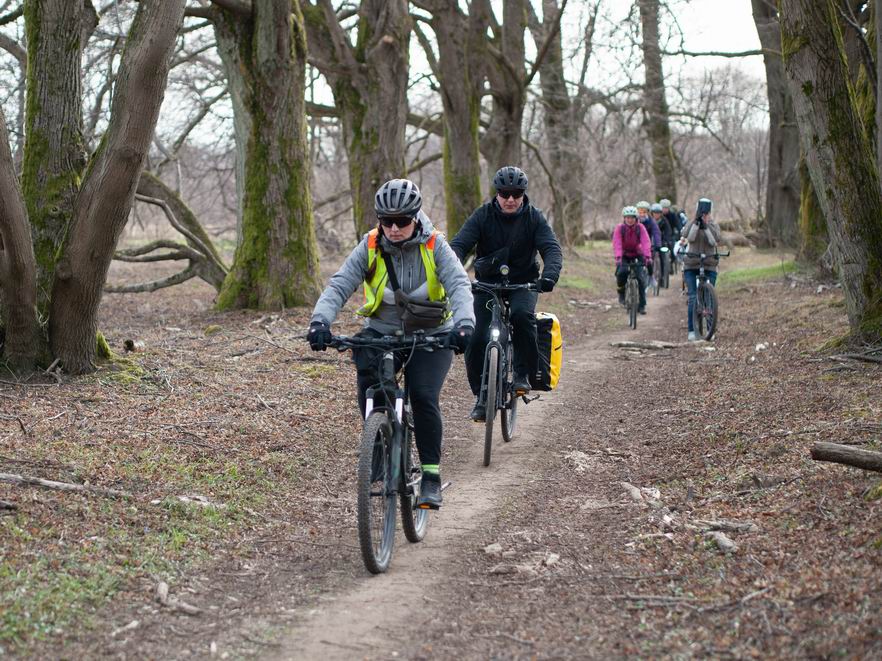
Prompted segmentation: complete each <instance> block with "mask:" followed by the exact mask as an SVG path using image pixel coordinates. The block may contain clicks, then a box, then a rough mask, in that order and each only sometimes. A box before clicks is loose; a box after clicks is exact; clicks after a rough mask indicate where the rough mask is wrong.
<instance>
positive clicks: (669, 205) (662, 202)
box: [658, 198, 671, 209]
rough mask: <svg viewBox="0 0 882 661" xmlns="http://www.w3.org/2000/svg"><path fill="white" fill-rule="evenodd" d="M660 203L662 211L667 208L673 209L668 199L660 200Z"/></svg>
mask: <svg viewBox="0 0 882 661" xmlns="http://www.w3.org/2000/svg"><path fill="white" fill-rule="evenodd" d="M658 203H659V204H660V205H661V207H662V209H664V208H665V207H667V208H668V209H670V208H671V201H670V200H669V199H668V198H664V199H662V200H659V201H658Z"/></svg>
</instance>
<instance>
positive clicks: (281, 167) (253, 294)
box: [217, 0, 320, 310]
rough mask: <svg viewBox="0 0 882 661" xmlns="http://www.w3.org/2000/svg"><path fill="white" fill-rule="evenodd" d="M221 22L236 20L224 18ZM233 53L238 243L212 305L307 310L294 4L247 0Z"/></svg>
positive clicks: (307, 247) (307, 213)
mask: <svg viewBox="0 0 882 661" xmlns="http://www.w3.org/2000/svg"><path fill="white" fill-rule="evenodd" d="M221 20H225V21H237V22H240V21H242V19H241V17H239V16H238V15H226V12H225V15H224V17H223V18H222V19H221ZM239 25H240V27H239V29H243V24H242V23H240V24H239ZM239 52H240V61H241V63H242V64H243V65H244V66H242V67H241V68H240V69H239V71H238V72H233V71H229V72H228V73H229V74H230V75H231V76H235V75H241V76H243V77H244V78H245V84H244V85H243V86H241V87H243V88H244V89H246V90H247V94H248V96H247V99H246V104H245V105H246V107H247V108H248V109H249V110H250V122H249V123H250V125H251V133H250V135H249V136H248V142H247V146H246V149H245V151H246V160H245V190H244V198H243V199H242V201H241V204H242V240H241V241H240V242H239V244H238V247H237V248H236V256H235V259H234V261H233V267H232V269H231V270H230V273H229V275H227V278H226V280H225V282H224V286H223V288H222V289H221V291H220V294H219V295H218V302H217V305H218V307H219V308H220V309H226V308H242V307H247V308H256V309H263V310H277V309H281V308H286V307H293V306H296V305H307V304H310V303H312V302H314V301H315V299H316V298H317V297H318V294H319V291H320V288H319V281H318V247H317V245H316V239H315V226H314V224H313V217H312V195H311V193H310V187H309V178H310V161H309V146H308V144H307V139H306V99H305V91H306V34H305V31H304V23H303V15H302V14H301V12H300V8H299V7H298V6H297V3H295V2H292V0H254V2H253V3H252V14H251V21H250V34H249V35H248V36H247V39H245V40H244V43H243V42H240V44H239ZM234 87H240V84H239V83H237V84H236V85H235V86H234Z"/></svg>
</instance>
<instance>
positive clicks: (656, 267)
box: [652, 253, 661, 296]
mask: <svg viewBox="0 0 882 661" xmlns="http://www.w3.org/2000/svg"><path fill="white" fill-rule="evenodd" d="M660 286H661V257H659V254H658V253H653V256H652V295H653V296H658V290H659V287H660Z"/></svg>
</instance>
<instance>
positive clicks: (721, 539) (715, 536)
mask: <svg viewBox="0 0 882 661" xmlns="http://www.w3.org/2000/svg"><path fill="white" fill-rule="evenodd" d="M705 534H706V535H707V536H708V537H710V538H711V539H712V540H714V542H716V544H717V548H719V549H720V550H721V551H722V552H723V553H737V552H738V545H737V544H736V543H735V542H733V541H732V540H731V539H729V537H728V536H727V535H726V533H722V532H718V531H713V532H708V533H705Z"/></svg>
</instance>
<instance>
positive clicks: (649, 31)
mask: <svg viewBox="0 0 882 661" xmlns="http://www.w3.org/2000/svg"><path fill="white" fill-rule="evenodd" d="M638 5H639V7H640V22H641V26H642V29H643V66H644V69H645V70H646V82H645V84H644V88H643V97H644V99H645V103H644V105H643V108H644V113H645V120H644V123H643V125H644V127H645V129H646V135H647V137H648V138H649V144H650V147H651V149H652V174H653V177H654V179H655V194H656V198H655V199H657V200H658V199H661V198H663V197H666V198H669V199H671V200H676V199H677V180H676V175H675V165H674V148H673V144H672V142H671V126H670V120H669V117H668V101H667V99H666V98H665V76H664V71H663V70H662V60H661V49H660V48H659V37H658V8H659V0H639V2H638Z"/></svg>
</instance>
